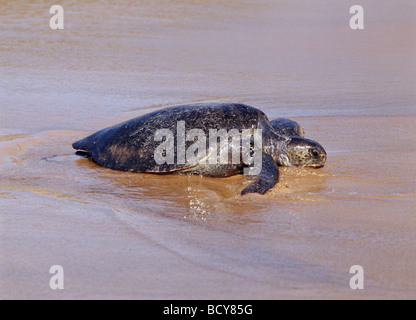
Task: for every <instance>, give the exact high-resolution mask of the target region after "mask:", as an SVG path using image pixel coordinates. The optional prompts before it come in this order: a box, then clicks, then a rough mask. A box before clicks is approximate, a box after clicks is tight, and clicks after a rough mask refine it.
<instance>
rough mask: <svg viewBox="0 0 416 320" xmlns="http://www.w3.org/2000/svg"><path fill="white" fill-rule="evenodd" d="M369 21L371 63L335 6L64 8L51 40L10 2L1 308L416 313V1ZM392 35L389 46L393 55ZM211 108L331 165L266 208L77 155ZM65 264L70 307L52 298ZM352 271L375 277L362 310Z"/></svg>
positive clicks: (266, 200) (219, 187) (288, 178)
mask: <svg viewBox="0 0 416 320" xmlns="http://www.w3.org/2000/svg"><path fill="white" fill-rule="evenodd" d="M365 2H366V3H363V4H362V5H363V6H364V7H365V8H369V9H375V8H377V10H373V12H376V14H375V17H374V20H372V21H370V20H369V21H368V23H367V24H366V30H365V32H366V33H365V34H364V33H362V34H359V35H358V34H357V33H356V34H355V36H354V37H359V38H358V39H357V38H354V41H355V48H356V50H353V49H352V48H351V47H348V46H347V45H346V44H348V43H351V42H350V41H352V37H353V36H352V35H351V34H350V33H349V31H350V30H344V27H345V26H344V24H345V23H344V21H343V20H342V21H341V22H342V23H341V22H340V21H339V20H337V19H341V18H340V17H341V16H344V15H342V14H341V13H340V10H341V11H342V12H344V13H348V8H346V9H345V8H344V7H342V6H340V5H335V4H333V5H330V6H329V5H327V6H326V7H325V8H326V9H325V10H326V13H327V15H326V16H325V15H324V16H325V17H326V18H325V19H323V18H324V17H323V16H321V14H322V10H323V9H322V7H320V9H319V10H318V9H313V8H311V7H310V6H308V5H307V4H306V3H304V4H303V6H302V5H300V4H297V5H292V4H286V5H283V4H278V3H275V2H271V1H270V2H269V1H264V2H261V3H258V4H257V5H256V6H254V7H255V10H253V9H254V7H253V5H252V4H250V3H249V2H247V3H244V5H237V4H236V3H233V2H227V4H222V3H218V4H216V6H207V5H203V4H200V3H194V2H192V1H190V2H186V3H180V4H179V3H176V2H174V3H172V4H170V5H169V6H168V7H166V6H162V5H161V4H158V3H157V2H152V4H146V3H140V4H137V3H136V2H129V1H125V2H123V4H120V6H119V8H113V7H112V6H111V5H110V3H107V2H98V1H91V2H88V7H87V5H86V4H84V5H83V7H80V5H79V4H75V3H73V2H67V3H65V2H64V3H63V6H64V7H65V6H66V7H67V8H68V9H67V10H66V11H67V12H68V15H67V17H68V18H67V21H68V22H67V25H66V29H65V33H50V32H49V30H47V29H45V28H44V26H43V25H41V22H40V21H35V20H30V21H29V22H28V23H29V26H30V28H29V26H26V27H27V28H28V29H27V30H26V29H25V28H23V27H22V28H21V29H19V28H16V27H10V24H11V25H12V23H13V21H14V22H16V20H13V19H18V20H17V21H19V19H20V20H21V21H28V20H27V17H28V15H30V14H34V13H36V12H39V14H43V13H41V12H43V11H42V10H41V9H40V8H39V7H38V5H37V4H36V3H35V2H27V3H28V4H27V5H25V6H23V5H22V4H23V2H21V3H20V2H19V3H20V6H11V5H10V4H11V2H10V3H7V6H6V7H5V10H4V17H2V21H1V24H0V35H1V36H2V38H3V39H6V40H7V42H4V43H2V46H1V47H0V55H1V58H2V61H5V64H4V66H3V68H2V69H1V70H0V72H1V75H2V77H0V79H2V80H0V81H2V83H1V88H2V89H1V91H0V101H2V102H1V104H0V107H1V112H2V117H1V129H0V150H1V156H0V187H1V188H0V206H1V208H2V209H1V213H0V219H1V220H0V223H1V224H0V230H1V239H2V245H1V247H0V257H1V264H0V279H1V280H0V281H1V286H0V297H1V298H206V299H211V298H248V299H253V298H254V299H256V298H267V299H274V298H359V299H362V298H415V297H416V296H415V292H416V290H415V289H416V281H415V280H414V279H416V277H415V270H416V269H415V268H414V266H415V265H416V261H415V258H414V254H413V252H415V249H416V235H415V233H414V230H415V227H416V217H415V215H414V212H415V210H414V207H415V204H416V193H415V190H416V169H415V161H414V159H415V158H416V144H415V138H414V137H415V136H416V128H415V126H414V124H415V123H416V103H415V101H416V99H415V88H414V85H413V84H414V83H415V81H414V80H416V79H415V74H416V72H415V71H416V68H415V64H414V62H412V61H416V60H415V59H413V58H415V55H416V43H415V41H414V40H412V39H414V38H415V37H414V36H415V32H414V31H412V30H413V29H410V31H409V26H410V25H413V24H414V23H415V19H414V17H413V16H411V15H408V14H406V12H412V10H413V12H416V8H415V5H414V4H413V3H412V2H410V1H409V2H407V1H401V2H402V5H403V6H402V7H400V6H399V9H396V11H394V12H393V14H392V15H391V16H390V18H391V19H392V22H386V23H387V25H384V26H382V25H379V21H384V19H385V18H386V17H387V16H388V14H390V13H391V11H389V8H386V7H383V8H382V7H379V6H377V4H376V2H375V1H365ZM87 8H88V10H86V9H87ZM214 8H215V9H214ZM400 8H401V9H400ZM139 9H140V10H139ZM344 9H345V10H344ZM94 10H96V11H95V12H96V13H97V16H98V13H99V15H100V16H101V17H106V18H107V21H108V23H106V24H105V25H101V24H100V23H99V22H98V20H95V19H97V16H95V15H91V12H93V11H94ZM397 10H398V11H399V12H398V11H397ZM318 11H319V12H318ZM45 12H46V18H48V15H47V11H45ZM88 12H89V13H90V14H88ZM122 12H123V14H126V16H123V15H122V14H121V13H122ZM134 12H136V13H137V14H136V13H134ZM123 17H124V20H123V19H122V18H123ZM225 17H226V19H225ZM180 18H181V19H180ZM318 18H319V19H318ZM399 18H400V19H399ZM342 19H345V17H344V18H342ZM212 21H215V23H214V24H212V23H210V22H212ZM93 24H95V28H93V29H91V28H86V27H88V26H91V25H93ZM328 24H330V25H331V24H332V26H333V28H328ZM207 25H209V26H210V28H208V27H207ZM311 26H312V27H311ZM310 28H312V29H313V30H314V31H315V32H316V33H313V34H310V33H309V31H308V30H309V29H310ZM380 28H381V29H383V28H384V29H388V30H389V33H388V34H386V36H385V37H381V38H380V37H379V39H380V40H379V42H377V41H376V40H375V39H377V37H376V36H377V35H379V33H380V32H381V31H380ZM29 30H32V31H29ZM86 30H90V31H86ZM241 30H245V31H246V32H245V34H243V33H242V31H241ZM265 31H267V32H265ZM404 31H406V32H404ZM283 33H284V34H285V37H282V34H283ZM307 34H308V35H309V39H308V37H306V38H304V36H305V35H307ZM46 37H47V39H49V40H46ZM374 37H376V38H374ZM201 39H203V40H201ZM301 39H302V41H299V40H301ZM231 40H232V41H231ZM272 40H273V41H272ZM369 40H371V41H370V43H369V42H368V41H369ZM391 41H394V43H393V44H398V43H399V44H400V47H398V46H394V47H391V48H390V47H388V46H389V45H392V43H390V42H391ZM400 41H402V42H403V43H401V42H400ZM57 44H61V47H60V46H57ZM22 45H23V47H24V50H22ZM52 48H54V49H56V50H52ZM184 48H186V50H184ZM260 48H265V49H267V50H260ZM305 49H308V50H305ZM51 52H54V53H53V54H51ZM75 56H77V59H75ZM399 56H400V59H397V58H398V57H399ZM12 58H13V59H12ZM398 61H400V62H398ZM59 70H60V72H57V71H59ZM205 101H232V102H242V103H247V104H249V105H253V106H255V107H259V108H261V109H263V110H264V111H265V113H266V114H267V115H268V116H269V117H270V119H273V118H276V117H290V118H292V119H294V120H296V121H299V122H300V123H301V124H302V125H303V126H304V127H305V129H306V136H307V137H308V138H311V139H314V140H317V141H319V142H320V143H321V144H322V145H323V146H324V147H325V148H326V150H327V152H328V162H327V165H326V166H325V167H324V168H321V169H298V168H281V170H280V173H281V176H280V182H279V184H278V185H277V186H276V187H275V188H274V189H273V190H271V191H270V192H268V193H267V194H266V195H265V196H260V195H249V196H245V197H240V196H239V192H240V191H241V190H242V189H243V188H244V186H245V185H246V184H247V183H248V181H247V180H246V178H245V177H244V176H235V177H230V178H222V179H216V178H206V177H199V176H186V175H184V176H169V175H167V176H165V175H164V176H158V175H151V174H137V173H127V172H119V171H112V170H109V169H106V168H102V167H99V166H97V165H96V164H94V163H92V162H89V161H88V160H87V159H84V158H80V157H77V156H75V155H74V150H73V149H72V148H71V144H72V143H73V142H74V141H76V140H78V139H79V138H82V137H84V136H86V135H88V134H90V133H92V132H95V131H96V130H98V129H101V128H103V127H106V126H109V125H112V124H116V123H119V122H121V121H124V120H127V119H130V118H133V117H135V116H138V115H141V114H144V113H147V112H149V111H152V110H155V109H158V108H161V107H164V106H167V105H173V104H180V103H192V102H205ZM55 264H60V265H62V266H63V267H64V270H65V289H64V290H62V291H61V292H57V291H52V290H50V288H49V278H50V275H49V268H50V266H52V265H55ZM354 264H359V265H362V266H363V267H364V270H365V290H361V291H359V292H358V291H357V290H355V291H353V290H351V289H350V287H349V279H350V277H351V275H350V274H349V268H350V266H352V265H354Z"/></svg>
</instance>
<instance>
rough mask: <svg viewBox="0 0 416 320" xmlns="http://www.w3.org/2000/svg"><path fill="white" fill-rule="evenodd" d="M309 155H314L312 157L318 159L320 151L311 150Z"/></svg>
mask: <svg viewBox="0 0 416 320" xmlns="http://www.w3.org/2000/svg"><path fill="white" fill-rule="evenodd" d="M309 153H310V154H311V155H312V157H314V158H317V157H318V156H319V151H318V150H316V149H315V148H312V149H310V150H309Z"/></svg>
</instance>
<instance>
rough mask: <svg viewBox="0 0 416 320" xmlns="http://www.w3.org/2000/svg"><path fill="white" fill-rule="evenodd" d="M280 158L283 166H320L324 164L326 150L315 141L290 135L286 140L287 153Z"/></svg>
mask: <svg viewBox="0 0 416 320" xmlns="http://www.w3.org/2000/svg"><path fill="white" fill-rule="evenodd" d="M280 160H281V161H280V162H281V163H282V165H285V166H295V167H314V168H320V167H323V166H324V164H325V161H326V152H325V149H324V148H323V147H322V146H321V145H320V144H319V143H318V142H316V141H313V140H309V139H305V138H300V137H291V138H290V139H288V141H287V154H286V155H282V156H281V159H280Z"/></svg>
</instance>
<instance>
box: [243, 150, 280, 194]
mask: <svg viewBox="0 0 416 320" xmlns="http://www.w3.org/2000/svg"><path fill="white" fill-rule="evenodd" d="M248 177H249V179H250V180H254V182H253V183H251V184H250V185H249V186H247V187H246V188H245V189H243V191H241V195H242V196H243V195H245V194H247V193H259V194H265V193H266V192H267V191H268V190H269V189H271V188H273V187H274V186H275V185H276V183H277V182H278V181H279V168H278V167H277V165H276V163H275V162H274V160H273V158H272V156H271V155H269V154H267V153H263V154H262V161H261V171H260V173H259V174H258V175H255V176H248Z"/></svg>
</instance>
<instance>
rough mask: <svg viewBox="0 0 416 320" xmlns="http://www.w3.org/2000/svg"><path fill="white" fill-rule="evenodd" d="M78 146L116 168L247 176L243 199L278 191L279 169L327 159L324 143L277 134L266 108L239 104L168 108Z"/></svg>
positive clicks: (100, 133) (76, 145)
mask: <svg viewBox="0 0 416 320" xmlns="http://www.w3.org/2000/svg"><path fill="white" fill-rule="evenodd" d="M277 128H279V126H277ZM218 142H219V144H218ZM72 146H73V147H74V148H75V149H77V150H81V151H79V152H77V153H78V154H82V155H85V156H87V157H89V158H90V159H92V160H93V161H94V162H96V163H97V164H99V165H101V166H104V167H107V168H111V169H115V170H123V171H135V172H148V173H165V174H166V173H176V174H178V173H179V174H180V173H190V174H200V175H204V176H212V177H227V176H231V175H235V174H240V173H245V174H248V176H249V179H251V180H253V182H252V183H251V184H250V185H248V186H247V187H246V188H245V189H243V191H242V192H241V194H242V195H244V194H246V193H260V194H264V193H266V192H267V191H268V190H269V189H271V188H273V187H274V185H275V184H276V183H277V182H278V179H279V170H278V166H279V165H285V166H292V165H293V166H308V167H316V168H318V167H322V166H323V165H324V163H325V161H326V152H325V150H324V148H323V147H322V146H321V145H320V144H319V143H317V142H315V141H313V140H309V139H305V138H303V137H300V136H292V137H288V136H285V135H281V134H277V133H275V132H274V130H273V128H272V126H271V125H270V122H269V120H268V118H267V116H266V115H265V114H264V113H263V112H262V111H261V110H259V109H256V108H254V107H251V106H248V105H244V104H237V103H208V104H203V103H200V104H192V105H180V106H174V107H169V108H164V109H161V110H158V111H155V112H152V113H149V114H146V115H143V116H141V117H137V118H134V119H132V120H129V121H126V122H123V123H120V124H117V125H115V126H112V127H109V128H105V129H102V130H100V131H98V132H96V133H94V134H92V135H90V136H88V137H86V138H84V139H81V140H79V141H77V142H75V143H73V145H72Z"/></svg>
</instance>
